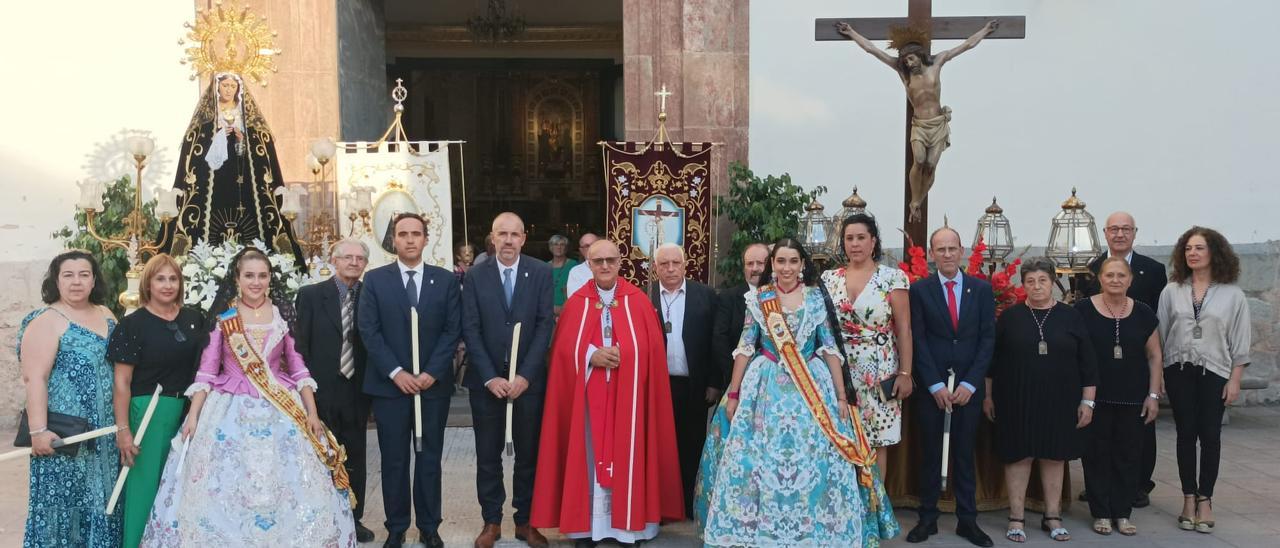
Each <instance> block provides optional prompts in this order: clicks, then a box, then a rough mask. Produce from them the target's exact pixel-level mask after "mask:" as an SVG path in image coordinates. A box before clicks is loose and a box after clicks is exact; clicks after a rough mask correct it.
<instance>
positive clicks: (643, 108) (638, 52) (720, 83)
mask: <svg viewBox="0 0 1280 548" xmlns="http://www.w3.org/2000/svg"><path fill="white" fill-rule="evenodd" d="M749 6H750V2H749V1H748V0H623V4H622V22H623V31H622V50H623V56H624V58H623V81H624V86H625V87H626V99H625V107H624V109H625V115H626V126H625V128H626V138H627V140H631V141H646V140H649V139H652V138H653V137H654V134H655V132H656V130H657V118H658V98H657V97H656V96H654V92H656V91H658V89H659V88H661V87H662V85H663V84H666V86H667V89H668V90H669V91H671V92H672V93H673V94H674V95H672V96H671V97H670V98H668V99H667V133H668V134H669V135H670V138H671V140H672V141H711V142H719V143H724V145H723V146H722V147H720V148H719V150H718V151H716V152H714V153H713V154H712V171H713V174H712V185H713V186H712V188H713V190H714V192H715V195H716V196H721V195H724V194H725V193H726V192H727V189H728V182H729V178H728V174H729V163H730V162H744V163H745V162H746V161H747V133H748V132H747V123H748V112H749V110H750V103H749V101H748V95H747V93H748V79H747V75H748V66H749V64H748V51H749V50H748V42H749V35H748V29H749V25H748V13H749V11H750V10H749ZM717 227H718V237H717V243H718V246H716V247H717V248H718V249H721V250H722V249H725V248H726V247H727V244H728V241H729V238H728V235H729V229H730V228H731V226H730V225H729V223H728V221H726V220H724V219H719V220H718V221H717ZM714 261H715V257H712V264H714ZM713 279H714V278H713Z"/></svg>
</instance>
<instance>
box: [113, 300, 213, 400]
mask: <svg viewBox="0 0 1280 548" xmlns="http://www.w3.org/2000/svg"><path fill="white" fill-rule="evenodd" d="M171 324H172V325H171ZM179 339H181V340H179ZM208 339H209V330H208V329H207V328H205V320H204V314H201V313H200V312H199V311H197V310H193V309H190V308H182V309H180V310H179V311H178V315H177V317H175V318H174V320H173V321H172V322H170V321H168V320H165V319H164V318H160V317H159V316H156V315H155V314H152V313H151V311H150V310H147V308H146V307H142V308H139V309H137V310H135V311H133V312H131V313H130V314H129V315H127V316H125V317H124V319H121V320H120V325H119V326H117V327H116V330H115V331H114V332H113V333H112V334H111V343H110V344H109V345H108V346H107V360H108V361H110V362H111V363H113V364H114V363H124V364H128V365H132V366H133V382H131V383H130V384H129V392H130V394H131V395H132V396H133V397H137V396H150V395H151V394H152V393H153V392H154V391H155V389H156V385H157V384H159V385H160V386H161V387H162V388H161V389H160V390H161V393H162V394H163V395H166V396H170V397H182V393H183V392H184V391H185V390H186V389H187V387H189V386H191V382H192V380H193V379H194V378H195V375H196V366H197V365H198V362H199V361H200V353H201V351H203V350H204V346H205V342H206V341H208Z"/></svg>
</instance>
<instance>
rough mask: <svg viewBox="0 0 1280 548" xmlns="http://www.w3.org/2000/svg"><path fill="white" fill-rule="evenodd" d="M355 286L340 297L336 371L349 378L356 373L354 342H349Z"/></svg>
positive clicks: (354, 301) (353, 316) (353, 318)
mask: <svg viewBox="0 0 1280 548" xmlns="http://www.w3.org/2000/svg"><path fill="white" fill-rule="evenodd" d="M356 289H357V288H356V286H355V285H352V286H351V288H350V289H347V294H346V296H344V297H343V298H342V357H341V358H340V359H339V361H338V364H339V365H338V372H339V373H342V376H343V377H346V378H348V379H350V378H351V377H353V376H355V374H356V356H355V344H352V342H351V336H352V333H351V328H352V325H353V324H354V323H355V316H356V314H355V304H356V296H355V292H356Z"/></svg>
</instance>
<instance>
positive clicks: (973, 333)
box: [910, 274, 996, 522]
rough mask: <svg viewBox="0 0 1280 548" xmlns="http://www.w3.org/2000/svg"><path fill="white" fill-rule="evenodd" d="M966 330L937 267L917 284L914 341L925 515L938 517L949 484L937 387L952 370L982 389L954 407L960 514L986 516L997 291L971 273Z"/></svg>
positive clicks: (963, 298)
mask: <svg viewBox="0 0 1280 548" xmlns="http://www.w3.org/2000/svg"><path fill="white" fill-rule="evenodd" d="M958 291H959V294H958V296H959V297H960V299H959V300H960V309H959V311H958V314H957V317H958V318H959V321H958V322H957V323H958V324H959V326H960V327H959V330H958V331H957V329H956V328H955V326H954V325H953V324H952V322H951V312H950V311H949V309H948V307H947V297H946V293H945V287H944V286H943V285H942V282H941V281H940V279H939V278H938V275H937V274H934V275H931V276H929V277H927V278H924V279H922V280H919V281H917V282H916V283H914V284H911V290H910V297H911V341H912V349H913V350H914V352H913V354H912V361H913V363H914V365H915V368H914V371H915V372H914V376H915V379H916V385H917V386H918V387H919V389H918V390H916V393H915V394H914V399H915V409H914V411H915V414H914V415H913V416H914V417H915V422H916V425H917V426H919V432H920V436H921V447H922V448H923V453H922V455H921V457H922V458H921V463H920V507H919V510H918V511H919V514H920V521H921V522H926V521H935V520H937V519H938V497H939V496H941V487H942V427H943V421H944V418H945V416H946V411H944V410H941V409H938V404H937V403H936V402H935V401H934V399H933V395H932V394H930V393H929V387H930V386H933V385H935V384H937V383H943V384H944V385H945V384H946V382H947V377H948V371H950V372H954V373H955V376H956V383H955V386H956V389H959V387H960V383H961V382H967V383H969V384H970V385H972V386H973V387H974V389H975V390H976V392H975V393H974V394H973V396H972V397H971V398H970V399H969V403H968V404H966V405H963V406H953V407H952V412H951V457H952V459H953V460H952V462H953V463H954V465H953V466H951V473H950V474H949V476H948V477H950V478H953V485H954V489H953V491H954V492H955V495H956V517H957V518H959V519H960V520H961V521H968V522H974V521H975V520H976V519H977V516H978V506H977V502H976V500H975V490H976V488H977V485H976V480H975V471H974V466H975V464H974V445H975V441H976V438H977V435H978V422H979V421H981V420H982V397H983V394H984V390H985V387H986V374H987V368H988V367H989V366H990V365H991V355H992V352H993V350H994V349H995V333H996V330H995V298H994V297H993V295H992V292H991V284H989V283H987V282H985V281H983V280H980V279H978V278H974V277H972V276H969V275H967V274H966V275H964V283H963V287H962V288H960V289H958Z"/></svg>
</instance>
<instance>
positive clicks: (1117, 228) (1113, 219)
mask: <svg viewBox="0 0 1280 548" xmlns="http://www.w3.org/2000/svg"><path fill="white" fill-rule="evenodd" d="M1102 232H1103V234H1105V235H1106V238H1107V252H1108V254H1109V255H1111V256H1112V257H1124V256H1127V255H1128V254H1129V252H1131V251H1133V242H1134V240H1136V239H1137V235H1138V223H1137V222H1135V221H1134V220H1133V215H1130V214H1128V213H1127V212H1124V211H1117V212H1115V213H1112V214H1110V215H1107V222H1106V224H1104V225H1103V227H1102Z"/></svg>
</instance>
